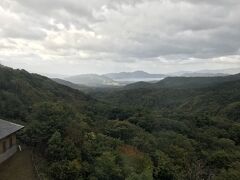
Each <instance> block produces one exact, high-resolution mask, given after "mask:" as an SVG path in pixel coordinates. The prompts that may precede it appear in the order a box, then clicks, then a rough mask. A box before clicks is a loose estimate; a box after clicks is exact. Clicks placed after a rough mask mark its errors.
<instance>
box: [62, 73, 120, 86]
mask: <svg viewBox="0 0 240 180" xmlns="http://www.w3.org/2000/svg"><path fill="white" fill-rule="evenodd" d="M64 80H67V81H70V82H72V83H74V84H81V85H85V86H90V87H102V86H120V85H121V84H120V83H118V82H116V81H114V80H113V79H111V78H108V77H106V76H102V75H97V74H81V75H76V76H71V77H67V78H64Z"/></svg>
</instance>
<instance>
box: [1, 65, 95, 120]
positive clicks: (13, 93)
mask: <svg viewBox="0 0 240 180" xmlns="http://www.w3.org/2000/svg"><path fill="white" fill-rule="evenodd" d="M45 101H48V102H60V101H62V102H65V103H69V104H72V105H74V106H75V108H76V109H78V110H81V109H83V108H84V106H86V105H88V104H89V103H90V102H91V101H93V99H92V98H90V97H89V96H87V95H85V94H84V93H81V92H80V91H78V90H74V89H71V88H69V87H67V86H63V85H60V84H58V83H56V82H54V81H52V80H51V79H49V78H47V77H43V76H40V75H37V74H30V73H28V72H27V71H25V70H14V69H11V68H8V67H5V66H0V116H1V118H7V119H21V120H24V119H26V117H27V115H28V114H29V112H30V111H31V109H32V107H33V106H34V104H37V103H40V102H45Z"/></svg>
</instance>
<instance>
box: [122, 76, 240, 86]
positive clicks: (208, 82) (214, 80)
mask: <svg viewBox="0 0 240 180" xmlns="http://www.w3.org/2000/svg"><path fill="white" fill-rule="evenodd" d="M236 80H240V74H235V75H229V76H218V77H166V78H165V79H163V80H161V81H159V82H157V83H147V82H137V83H132V84H129V85H127V86H126V87H125V89H135V88H174V89H198V88H204V87H211V86H214V85H217V84H221V83H224V82H231V81H236Z"/></svg>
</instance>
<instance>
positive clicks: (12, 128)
mask: <svg viewBox="0 0 240 180" xmlns="http://www.w3.org/2000/svg"><path fill="white" fill-rule="evenodd" d="M23 127H24V126H21V125H19V124H15V123H12V122H9V121H4V120H2V119H0V139H3V138H5V137H7V136H8V135H10V134H12V133H14V132H17V131H19V130H20V129H22V128H23Z"/></svg>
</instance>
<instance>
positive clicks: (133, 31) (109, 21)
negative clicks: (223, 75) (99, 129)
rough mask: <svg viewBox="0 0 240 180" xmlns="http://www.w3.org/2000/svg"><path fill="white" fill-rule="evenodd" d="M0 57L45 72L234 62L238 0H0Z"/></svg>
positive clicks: (237, 60)
mask: <svg viewBox="0 0 240 180" xmlns="http://www.w3.org/2000/svg"><path fill="white" fill-rule="evenodd" d="M0 62H1V63H2V64H4V65H8V66H11V67H14V68H24V69H26V70H28V71H31V72H38V73H49V74H82V73H107V72H119V71H134V70H145V71H148V72H153V73H166V72H174V71H181V70H200V69H222V68H233V67H234V68H235V67H240V1H239V0H0Z"/></svg>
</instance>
